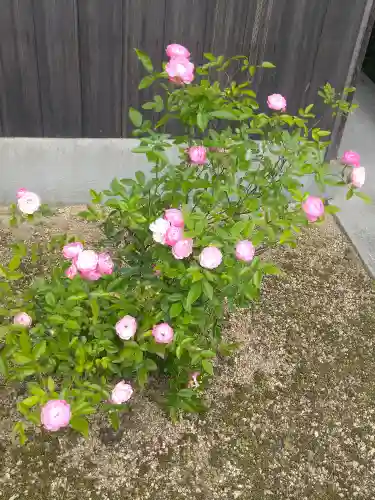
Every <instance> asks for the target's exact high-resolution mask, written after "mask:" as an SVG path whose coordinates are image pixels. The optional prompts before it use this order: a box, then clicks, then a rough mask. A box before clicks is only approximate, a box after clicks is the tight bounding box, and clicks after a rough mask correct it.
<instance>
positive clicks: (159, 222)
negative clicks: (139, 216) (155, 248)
mask: <svg viewBox="0 0 375 500" xmlns="http://www.w3.org/2000/svg"><path fill="white" fill-rule="evenodd" d="M170 226H171V223H170V222H169V221H168V220H166V219H162V218H161V217H160V218H159V219H156V221H155V222H152V223H151V224H150V225H149V228H150V231H152V238H153V240H154V241H156V242H157V243H162V244H163V245H164V240H165V234H166V232H167V230H168V229H169V228H170Z"/></svg>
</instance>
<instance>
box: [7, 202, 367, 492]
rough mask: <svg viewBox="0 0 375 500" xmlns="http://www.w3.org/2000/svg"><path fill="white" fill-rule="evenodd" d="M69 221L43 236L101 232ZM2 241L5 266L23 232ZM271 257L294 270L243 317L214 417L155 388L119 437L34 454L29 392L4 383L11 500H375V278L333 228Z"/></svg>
mask: <svg viewBox="0 0 375 500" xmlns="http://www.w3.org/2000/svg"><path fill="white" fill-rule="evenodd" d="M57 217H58V222H57V223H56V218H54V219H53V221H54V222H52V223H51V224H50V225H49V228H48V229H47V230H45V229H44V228H39V229H38V232H39V235H37V237H42V238H46V237H48V235H49V234H50V233H51V232H54V231H55V230H58V228H59V227H63V229H64V230H71V231H76V232H78V234H86V233H87V234H88V236H87V237H88V238H90V234H91V233H90V229H89V228H87V226H85V225H82V224H83V223H80V224H81V225H77V222H76V221H75V220H74V218H69V213H67V212H66V211H65V212H64V211H62V212H61V213H60V214H59V215H58V216H57ZM59 218H60V219H59ZM51 228H52V229H51ZM0 235H1V243H2V245H1V246H2V248H1V249H0V260H1V258H5V255H6V254H7V245H8V242H9V240H10V238H11V235H10V234H9V232H8V230H7V229H5V228H3V229H1V227H0ZM17 236H18V237H22V238H26V239H27V238H30V237H31V238H33V236H32V235H31V234H30V233H28V234H23V235H19V234H17ZM34 237H35V236H34ZM268 257H270V258H272V259H274V260H275V261H276V262H278V263H279V265H280V266H281V267H282V268H283V269H284V271H285V276H283V277H278V278H272V279H268V280H266V283H265V286H264V289H263V294H262V299H261V301H260V303H259V304H257V305H256V306H255V307H254V309H253V310H244V311H238V313H236V314H234V315H233V316H232V317H231V320H230V324H229V327H228V332H227V334H228V336H230V337H234V338H236V339H238V340H240V341H241V343H242V344H241V348H240V349H239V350H238V351H237V353H236V354H235V355H234V356H233V357H232V358H230V359H229V360H227V361H225V362H224V363H221V364H220V365H219V366H217V367H216V372H217V376H216V378H215V379H214V381H213V383H212V385H211V387H210V388H209V390H208V398H209V400H210V401H211V406H210V410H209V411H208V412H207V413H206V414H205V415H203V416H201V417H198V416H191V417H187V418H185V419H183V420H182V421H181V422H179V423H178V424H176V425H173V424H172V423H171V422H170V421H169V420H168V419H167V418H165V416H164V415H163V413H162V412H161V411H160V410H159V408H158V407H157V405H156V404H155V403H154V402H153V398H152V391H149V392H146V393H144V394H137V395H136V397H135V398H134V402H133V406H132V411H131V413H130V414H128V415H126V417H125V419H124V421H123V425H122V428H121V430H120V431H119V433H118V434H114V433H112V432H111V431H109V430H108V428H107V424H106V423H105V422H103V421H102V420H101V418H100V417H95V419H94V421H93V426H92V431H91V434H90V438H89V439H88V440H87V441H85V440H84V439H83V438H81V437H79V436H77V435H75V434H73V433H69V432H65V433H61V434H59V435H47V434H44V433H42V432H39V433H37V434H36V436H35V437H34V438H33V440H32V441H31V442H29V443H28V444H27V445H26V446H25V447H23V448H21V447H19V446H17V445H15V444H14V443H12V441H11V435H10V429H11V426H12V421H13V420H15V419H16V418H17V415H16V412H15V410H14V407H15V401H16V399H17V392H16V390H15V389H9V388H5V387H2V388H0V470H1V475H0V499H4V500H16V499H19V500H23V499H29V500H34V499H35V500H47V499H48V500H54V499H59V500H75V499H79V500H89V499H91V500H99V499H100V500H120V499H121V500H122V499H132V500H146V499H152V500H185V499H189V500H194V499H197V500H208V499H210V500H211V499H215V500H232V499H240V500H263V499H266V500H267V499H277V500H281V499H282V500H288V499H293V500H297V499H298V500H305V499H306V500H318V499H319V500H326V499H327V500H328V499H330V500H331V499H363V500H364V499H368V500H370V499H373V498H374V497H375V474H374V470H375V400H374V392H375V386H374V380H375V375H374V373H375V336H374V334H375V300H374V291H373V286H372V281H371V279H370V278H369V277H368V276H367V275H366V273H365V271H364V270H363V268H362V265H361V263H360V262H359V261H358V259H357V257H356V255H355V253H354V252H353V250H352V248H351V246H350V245H349V244H348V242H347V240H346V238H345V237H344V236H343V235H342V233H341V232H340V230H339V229H338V228H337V226H336V225H335V223H334V222H333V221H332V220H328V221H327V222H326V223H325V224H324V225H323V226H321V227H316V226H314V227H312V228H311V229H310V230H309V231H306V232H305V233H304V234H303V235H302V236H301V238H300V242H299V247H298V249H297V250H289V249H277V250H274V251H272V252H271V254H270V255H268Z"/></svg>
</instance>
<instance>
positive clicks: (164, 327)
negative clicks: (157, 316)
mask: <svg viewBox="0 0 375 500" xmlns="http://www.w3.org/2000/svg"><path fill="white" fill-rule="evenodd" d="M152 335H153V337H154V339H155V342H156V343H158V344H169V343H170V342H172V340H173V328H171V327H170V326H169V325H168V323H159V324H158V325H155V326H154V327H153V329H152Z"/></svg>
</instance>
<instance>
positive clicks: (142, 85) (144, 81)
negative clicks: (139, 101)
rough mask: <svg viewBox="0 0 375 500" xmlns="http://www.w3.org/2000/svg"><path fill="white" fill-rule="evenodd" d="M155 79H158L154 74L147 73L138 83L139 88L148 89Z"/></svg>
mask: <svg viewBox="0 0 375 500" xmlns="http://www.w3.org/2000/svg"><path fill="white" fill-rule="evenodd" d="M155 80H156V78H155V76H153V75H147V76H145V77H144V78H142V80H141V81H140V83H139V85H138V89H139V90H142V89H147V88H148V87H150V85H152V84H153V83H154V81H155Z"/></svg>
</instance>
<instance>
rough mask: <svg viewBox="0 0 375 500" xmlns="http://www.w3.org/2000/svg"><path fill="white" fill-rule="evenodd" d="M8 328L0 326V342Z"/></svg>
mask: <svg viewBox="0 0 375 500" xmlns="http://www.w3.org/2000/svg"><path fill="white" fill-rule="evenodd" d="M8 330H9V329H8V327H7V326H6V325H1V326H0V340H2V339H3V338H5V337H6V335H7V333H8Z"/></svg>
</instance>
